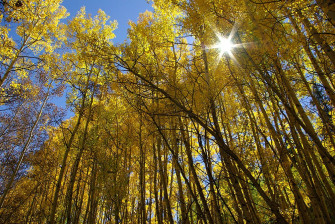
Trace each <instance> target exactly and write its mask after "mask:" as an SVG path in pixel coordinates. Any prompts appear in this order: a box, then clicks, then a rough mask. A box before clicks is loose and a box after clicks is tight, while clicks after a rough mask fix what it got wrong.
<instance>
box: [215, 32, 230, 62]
mask: <svg viewBox="0 0 335 224" xmlns="http://www.w3.org/2000/svg"><path fill="white" fill-rule="evenodd" d="M218 39H219V42H218V43H217V44H216V45H215V48H216V49H218V50H219V52H220V58H221V57H222V56H223V54H228V55H231V51H232V50H233V49H234V47H235V44H234V43H233V42H232V41H231V38H230V37H228V38H225V37H222V36H218Z"/></svg>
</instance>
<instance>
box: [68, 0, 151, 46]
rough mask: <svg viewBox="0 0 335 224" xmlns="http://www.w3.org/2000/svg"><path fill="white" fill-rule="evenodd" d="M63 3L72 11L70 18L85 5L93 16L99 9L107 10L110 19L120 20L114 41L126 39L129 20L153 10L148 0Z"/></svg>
mask: <svg viewBox="0 0 335 224" xmlns="http://www.w3.org/2000/svg"><path fill="white" fill-rule="evenodd" d="M62 5H63V6H65V8H66V9H67V10H68V12H69V13H70V17H69V18H71V17H73V16H75V15H76V14H77V12H78V11H79V9H80V8H81V7H82V6H85V7H86V12H87V13H91V14H92V16H94V15H96V14H97V11H98V10H99V9H102V10H103V11H105V13H106V14H107V15H108V16H110V20H112V21H113V20H117V22H118V28H117V30H115V31H114V32H115V35H116V38H115V39H114V40H113V42H114V43H121V42H123V41H124V40H125V39H126V37H127V29H128V28H129V26H128V22H129V20H132V21H137V18H138V16H139V13H143V12H145V11H146V10H149V11H153V9H152V7H151V3H150V4H149V3H147V1H146V0H63V3H62Z"/></svg>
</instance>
